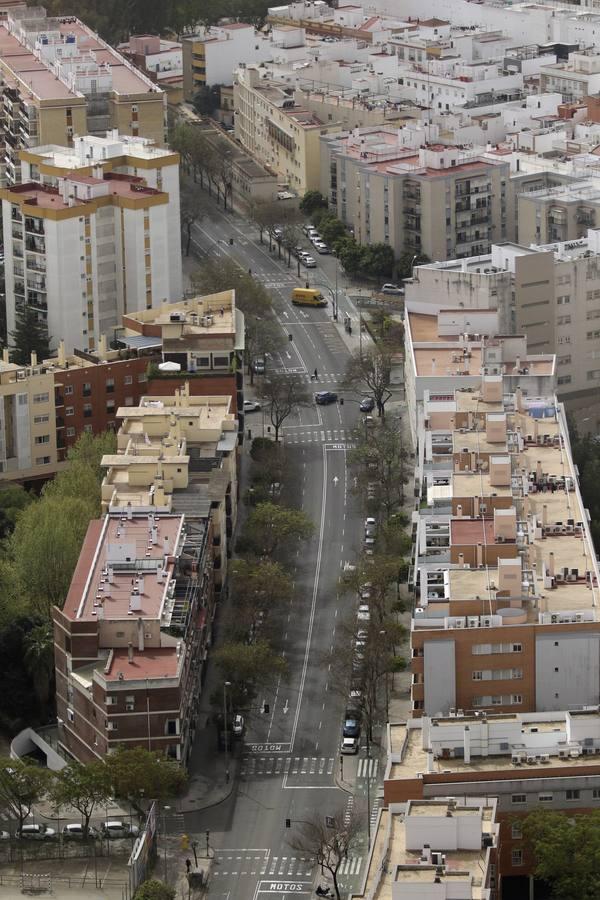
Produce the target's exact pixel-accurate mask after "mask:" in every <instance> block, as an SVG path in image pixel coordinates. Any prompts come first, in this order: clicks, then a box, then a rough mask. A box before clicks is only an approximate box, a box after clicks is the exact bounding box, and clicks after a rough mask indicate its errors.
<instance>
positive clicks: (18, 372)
mask: <svg viewBox="0 0 600 900" xmlns="http://www.w3.org/2000/svg"><path fill="white" fill-rule="evenodd" d="M55 417H56V415H55V404H54V378H53V376H52V373H51V372H49V371H47V369H46V368H45V367H44V366H38V365H37V360H36V359H35V356H34V358H33V360H32V364H31V366H17V365H15V364H14V363H11V362H9V361H8V351H7V350H4V351H3V359H2V362H0V483H1V482H2V481H5V480H17V479H18V480H22V481H35V480H37V479H39V478H44V477H46V473H47V472H54V471H56V468H57V463H58V453H59V451H58V446H57V432H56V427H55Z"/></svg>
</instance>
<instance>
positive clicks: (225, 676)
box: [212, 639, 288, 709]
mask: <svg viewBox="0 0 600 900" xmlns="http://www.w3.org/2000/svg"><path fill="white" fill-rule="evenodd" d="M213 660H214V662H215V665H216V666H217V668H218V669H219V671H220V673H221V677H222V680H223V681H228V682H229V684H230V687H229V698H230V702H231V707H232V709H244V708H247V707H248V706H249V705H251V704H252V701H253V700H254V699H255V698H256V696H257V694H258V692H259V690H266V689H268V688H271V687H272V686H273V685H274V684H275V682H276V681H277V679H278V678H286V677H287V674H288V664H287V662H286V660H285V659H284V657H283V656H281V655H280V654H279V653H277V652H276V651H275V650H273V648H272V647H271V646H270V644H269V643H268V641H266V640H263V639H261V640H258V641H255V642H254V643H251V644H248V643H246V642H245V641H228V642H226V643H225V644H222V645H221V646H220V647H219V648H218V649H217V650H216V651H215V653H214V654H213ZM212 702H213V705H214V706H215V707H216V708H217V709H220V707H221V703H222V702H223V696H222V691H221V690H220V689H218V690H217V691H216V692H215V694H214V695H213V697H212Z"/></svg>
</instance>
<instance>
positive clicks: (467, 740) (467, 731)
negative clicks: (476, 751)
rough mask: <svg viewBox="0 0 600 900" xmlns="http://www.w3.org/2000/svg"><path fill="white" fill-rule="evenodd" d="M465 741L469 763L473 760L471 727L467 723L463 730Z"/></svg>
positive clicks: (466, 757)
mask: <svg viewBox="0 0 600 900" xmlns="http://www.w3.org/2000/svg"><path fill="white" fill-rule="evenodd" d="M463 743H464V749H465V763H466V764H467V765H468V764H469V763H470V762H471V729H470V728H469V726H468V725H465V730H464V732H463Z"/></svg>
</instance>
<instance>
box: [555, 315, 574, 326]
mask: <svg viewBox="0 0 600 900" xmlns="http://www.w3.org/2000/svg"><path fill="white" fill-rule="evenodd" d="M556 324H557V325H570V324H571V316H558V317H557V319H556Z"/></svg>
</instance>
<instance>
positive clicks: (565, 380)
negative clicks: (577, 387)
mask: <svg viewBox="0 0 600 900" xmlns="http://www.w3.org/2000/svg"><path fill="white" fill-rule="evenodd" d="M556 383H557V384H571V376H570V375H559V377H558V378H557V379H556Z"/></svg>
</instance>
